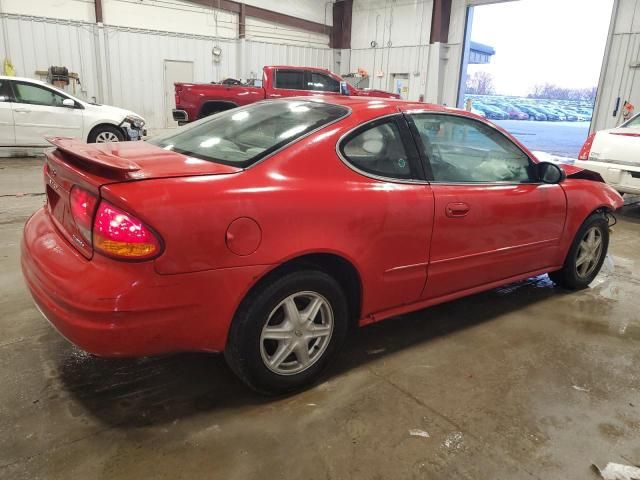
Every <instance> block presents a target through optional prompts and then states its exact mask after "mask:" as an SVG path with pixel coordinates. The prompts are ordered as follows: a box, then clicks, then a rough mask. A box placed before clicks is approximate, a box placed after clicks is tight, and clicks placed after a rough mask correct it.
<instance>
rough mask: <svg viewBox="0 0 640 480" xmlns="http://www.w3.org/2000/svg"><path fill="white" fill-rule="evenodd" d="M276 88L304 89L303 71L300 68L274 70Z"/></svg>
mask: <svg viewBox="0 0 640 480" xmlns="http://www.w3.org/2000/svg"><path fill="white" fill-rule="evenodd" d="M275 87H276V88H286V89H290V90H304V72H303V71H301V70H278V71H276V82H275Z"/></svg>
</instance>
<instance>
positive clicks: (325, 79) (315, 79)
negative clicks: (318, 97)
mask: <svg viewBox="0 0 640 480" xmlns="http://www.w3.org/2000/svg"><path fill="white" fill-rule="evenodd" d="M307 90H317V91H321V92H339V91H340V82H338V81H337V80H336V79H334V78H331V77H330V76H329V75H324V74H323V73H316V72H309V79H308V80H307Z"/></svg>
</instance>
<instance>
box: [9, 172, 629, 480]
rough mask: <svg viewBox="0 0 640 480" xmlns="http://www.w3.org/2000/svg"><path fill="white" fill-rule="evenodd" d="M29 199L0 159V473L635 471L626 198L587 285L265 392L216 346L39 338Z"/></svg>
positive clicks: (401, 335) (513, 290)
mask: <svg viewBox="0 0 640 480" xmlns="http://www.w3.org/2000/svg"><path fill="white" fill-rule="evenodd" d="M41 192H42V185H41V160H39V159H12V160H8V159H4V160H0V478H2V479H16V480H18V479H64V480H68V479H76V478H78V479H132V478H136V479H142V478H153V479H179V478H180V479H181V478H184V479H205V478H206V479H214V478H215V479H218V478H220V479H226V480H228V479H245V478H264V479H276V478H278V479H279V478H292V479H301V478H306V479H378V478H380V479H382V478H385V479H386V478H389V479H413V478H415V479H421V478H429V479H467V478H469V479H470V478H473V479H520V478H526V479H530V478H539V479H542V478H544V479H585V478H586V479H588V478H597V477H596V476H595V474H594V473H593V472H592V471H591V469H590V466H591V464H592V463H596V464H598V465H604V464H606V463H607V462H609V461H613V462H618V463H626V464H640V304H639V302H638V299H639V298H640V248H639V247H640V205H632V206H628V207H625V208H624V211H623V213H622V214H621V215H619V223H618V225H617V226H616V227H615V234H614V236H613V238H612V244H611V253H612V260H613V263H614V265H609V266H608V267H607V268H606V271H605V272H604V273H602V274H601V275H600V276H599V277H598V278H597V279H596V281H595V282H594V284H593V286H592V288H589V289H587V290H584V291H581V292H577V293H567V292H565V291H562V290H559V289H557V288H555V287H554V286H553V284H552V283H551V282H550V281H549V280H548V277H546V276H542V277H538V278H535V279H532V280H530V281H526V282H521V283H518V284H515V285H510V286H507V287H503V288H500V289H496V290H492V291H490V292H486V293H483V294H479V295H474V296H472V297H469V298H465V299H462V300H459V301H454V302H451V303H447V304H445V305H441V306H438V307H435V308H431V309H428V310H423V311H420V312H417V313H414V314H411V315H406V316H404V317H400V318H396V319H391V320H388V321H386V322H382V323H380V324H377V325H373V326H370V327H367V328H364V329H360V330H359V331H356V332H355V333H354V334H353V335H352V336H351V338H350V340H349V341H348V342H347V345H346V346H345V348H344V349H343V351H342V353H341V355H340V356H339V358H338V359H337V361H336V362H335V363H334V364H333V366H332V368H330V370H329V372H328V373H327V375H326V377H325V380H324V381H323V382H322V383H320V384H319V385H317V386H315V387H313V388H311V389H309V390H307V391H305V392H303V393H299V394H295V395H290V396H287V397H284V398H276V399H273V398H272V399H267V398H262V397H259V396H256V395H254V394H253V393H252V392H250V391H249V390H247V389H246V388H245V387H244V386H243V385H242V384H241V383H240V382H239V381H238V380H236V379H235V377H234V376H233V375H232V374H231V372H230V371H229V370H228V369H227V367H226V365H225V363H224V359H223V358H222V357H221V356H218V355H204V354H182V355H174V356H168V357H162V358H147V359H140V360H104V359H98V358H94V357H91V356H89V355H87V354H84V353H83V352H81V351H79V350H77V349H76V348H74V347H73V346H71V345H69V344H68V343H67V342H66V341H65V340H64V339H62V338H61V337H60V336H59V335H58V334H57V333H56V332H55V331H53V330H52V328H51V327H50V326H49V325H48V324H47V323H46V322H45V321H44V320H43V319H42V317H41V316H40V315H39V313H38V312H37V310H36V309H35V308H34V306H33V304H32V302H31V299H30V297H29V294H28V293H27V290H26V288H25V286H24V284H23V281H22V277H21V273H20V269H19V260H18V259H19V255H18V253H19V242H20V234H21V229H22V225H23V224H24V221H25V220H26V218H27V217H28V215H30V214H31V213H32V212H33V211H34V210H35V209H36V208H38V207H39V206H40V205H41V204H42V203H43V201H44V197H43V196H42V195H41ZM412 430H418V431H417V432H415V431H414V432H413V435H412V434H411V431H412ZM425 432H426V433H425Z"/></svg>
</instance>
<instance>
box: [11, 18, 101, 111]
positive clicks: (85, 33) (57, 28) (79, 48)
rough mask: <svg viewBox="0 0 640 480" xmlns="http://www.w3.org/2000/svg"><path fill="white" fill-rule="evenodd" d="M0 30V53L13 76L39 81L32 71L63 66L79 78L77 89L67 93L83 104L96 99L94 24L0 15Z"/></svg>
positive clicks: (70, 89) (70, 88) (71, 87)
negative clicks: (9, 65) (9, 63)
mask: <svg viewBox="0 0 640 480" xmlns="http://www.w3.org/2000/svg"><path fill="white" fill-rule="evenodd" d="M0 28H2V30H3V34H2V35H0V52H2V53H3V54H4V57H6V58H9V59H10V60H11V62H12V63H13V65H14V67H15V69H16V73H17V75H19V76H24V77H30V78H39V77H38V76H37V75H36V70H47V68H48V67H49V66H51V65H56V66H61V65H64V66H66V67H67V68H69V71H72V72H75V73H77V74H78V75H79V76H80V82H81V84H80V86H77V87H76V90H75V91H74V90H73V86H70V87H69V88H68V90H69V92H70V93H73V94H75V95H76V96H78V97H80V98H84V99H87V100H93V98H92V97H95V96H96V95H97V93H96V92H97V89H96V80H97V75H96V63H95V49H94V46H95V43H94V41H95V32H96V28H97V27H96V26H95V25H94V24H90V23H81V22H70V21H64V20H55V19H44V18H39V17H24V16H11V15H2V16H0Z"/></svg>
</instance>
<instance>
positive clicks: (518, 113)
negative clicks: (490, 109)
mask: <svg viewBox="0 0 640 480" xmlns="http://www.w3.org/2000/svg"><path fill="white" fill-rule="evenodd" d="M504 110H505V111H506V112H507V113H508V114H509V118H510V119H511V120H528V119H529V114H527V113H525V112H523V111H522V110H520V109H518V108H516V107H514V106H513V105H506V106H505V107H504Z"/></svg>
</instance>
